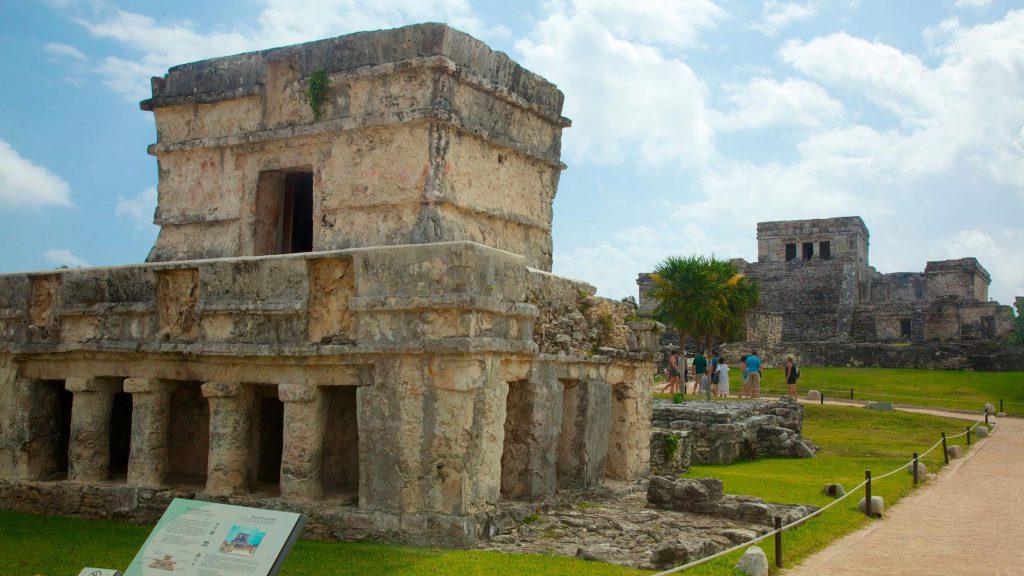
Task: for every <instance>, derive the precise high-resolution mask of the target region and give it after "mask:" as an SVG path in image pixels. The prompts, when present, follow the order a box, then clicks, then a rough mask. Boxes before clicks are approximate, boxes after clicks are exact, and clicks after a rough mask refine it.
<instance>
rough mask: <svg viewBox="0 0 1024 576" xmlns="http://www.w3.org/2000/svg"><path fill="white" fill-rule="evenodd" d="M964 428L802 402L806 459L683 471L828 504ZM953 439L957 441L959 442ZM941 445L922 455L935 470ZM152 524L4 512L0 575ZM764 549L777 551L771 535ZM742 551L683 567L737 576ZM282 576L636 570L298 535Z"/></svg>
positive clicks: (59, 563)
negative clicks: (868, 474)
mask: <svg viewBox="0 0 1024 576" xmlns="http://www.w3.org/2000/svg"><path fill="white" fill-rule="evenodd" d="M962 429H963V421H962V420H952V419H945V418H938V417H933V416H927V415H917V414H905V413H899V412H876V411H870V410H866V409H863V408H844V407H836V406H808V407H807V412H806V419H805V426H804V434H805V436H806V437H807V438H809V439H811V440H812V441H813V442H815V443H816V444H818V445H819V446H822V450H821V452H820V453H819V455H818V457H817V458H814V459H808V460H791V459H763V460H759V461H753V462H743V463H738V464H733V465H730V466H695V467H694V468H693V469H692V470H691V472H690V474H689V476H715V477H718V478H721V479H722V480H723V481H724V482H725V489H726V491H727V492H730V493H734V494H751V495H755V496H760V497H762V498H765V499H766V500H770V501H776V502H789V503H812V504H818V505H822V504H826V503H828V502H829V501H830V499H829V498H828V497H825V496H822V495H821V494H820V490H821V488H822V486H823V485H824V484H827V483H832V482H839V483H841V484H843V485H844V486H845V487H846V488H848V489H849V488H852V487H853V486H855V485H857V484H858V483H860V481H861V480H862V479H863V477H864V470H865V469H871V470H872V471H873V472H874V473H875V474H876V475H879V474H881V473H883V472H885V471H888V470H890V469H892V468H894V467H896V466H898V465H900V464H901V463H903V462H905V461H906V460H908V459H909V458H910V454H911V453H912V452H913V451H914V450H917V451H924V450H925V449H926V448H927V447H929V446H931V445H932V443H934V442H935V441H936V440H937V439H938V438H939V434H940V432H942V431H947V432H953V431H959V430H962ZM962 440H963V439H962V438H961V439H959V440H958V441H962ZM941 457H942V456H941V454H940V453H939V450H936V451H935V452H933V453H932V454H931V455H930V456H929V457H928V458H926V459H925V462H926V463H927V464H928V467H929V469H930V470H935V469H936V467H937V464H939V462H940V460H941ZM911 484H912V483H911V479H910V476H909V474H904V473H899V474H896V475H894V476H892V477H890V478H887V479H885V480H882V481H879V482H876V483H875V486H874V493H875V494H876V495H880V496H883V497H884V498H885V500H886V504H887V505H891V504H892V503H894V502H895V500H897V499H899V498H900V497H902V496H904V495H905V494H907V493H908V492H909V491H910V490H911V489H912V485H911ZM859 498H860V495H857V496H855V497H851V498H849V499H847V500H845V501H844V502H843V503H841V504H839V505H838V506H836V507H834V508H832V509H830V510H829V511H827V512H826V513H825V514H823V515H822V516H820V517H818V518H815V519H813V520H811V521H810V522H809V523H808V524H807V525H805V526H803V527H801V528H798V529H796V530H794V531H792V532H787V533H786V536H785V542H786V544H785V560H786V565H787V566H792V565H793V564H794V563H795V561H796V560H798V559H799V558H803V557H805V556H806V555H808V554H810V553H811V552H813V551H815V550H818V549H820V548H822V547H824V546H825V545H827V544H828V543H829V542H830V541H831V540H833V539H835V538H836V537H838V536H840V535H842V534H844V533H846V532H849V531H851V530H853V529H855V528H857V527H859V526H861V525H863V524H865V523H866V522H868V520H867V519H866V518H864V517H863V516H862V515H861V514H859V513H857V511H856V505H857V500H859ZM148 533H149V528H146V527H139V526H131V525H127V524H119V523H114V522H102V521H92V520H79V519H74V518H60V517H42V516H32V515H26V514H17V513H13V512H6V511H0V543H2V544H0V574H3V575H5V576H8V575H10V576H19V575H26V576H32V575H37V574H40V575H46V576H58V575H64V574H77V572H78V570H79V568H80V567H81V566H83V565H86V564H88V565H93V566H101V567H102V566H105V567H115V568H124V567H125V566H127V565H128V563H129V562H130V561H131V559H132V558H133V556H134V554H135V552H136V550H138V548H139V547H140V546H141V545H142V543H143V542H144V541H145V539H146V536H147V535H148ZM763 548H764V549H765V551H766V552H767V553H768V555H769V559H770V560H771V559H772V558H773V556H772V554H773V547H772V545H771V542H766V543H764V545H763ZM739 554H740V553H739V552H737V553H735V554H733V555H731V556H730V557H726V558H723V559H720V560H717V561H713V562H711V563H709V564H707V565H704V566H701V567H698V568H696V569H694V570H691V571H688V572H687V574H733V573H734V571H733V569H732V566H733V565H734V564H735V562H736V560H737V558H738V557H739ZM282 573H283V574H285V575H288V576H304V575H309V576H314V575H316V576H320V575H326V576H333V575H348V574H352V575H355V574H399V575H403V574H408V575H412V574H460V575H463V574H465V575H473V574H480V575H484V574H486V575H502V574H508V575H513V574H515V575H519V574H524V573H526V574H530V575H531V576H543V575H547V574H551V575H554V574H599V575H601V574H607V575H627V574H641V572H638V571H635V570H629V569H625V568H620V567H616V566H610V565H606V564H599V563H592V562H582V561H577V560H574V559H570V558H561V557H547V556H526V555H510V554H499V553H492V552H481V551H463V550H455V551H449V550H432V549H425V548H411V547H403V546H391V545H385V544H374V543H339V542H312V541H300V542H299V543H298V545H296V547H295V549H294V550H293V552H292V554H291V556H290V557H289V559H288V561H287V563H286V564H285V568H284V570H283V572H282Z"/></svg>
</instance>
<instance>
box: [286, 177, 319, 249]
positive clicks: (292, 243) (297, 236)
mask: <svg viewBox="0 0 1024 576" xmlns="http://www.w3.org/2000/svg"><path fill="white" fill-rule="evenodd" d="M312 251H313V174H312V173H311V172H293V173H290V174H288V175H287V176H286V177H285V184H284V210H282V220H281V253H282V254H295V253H298V252H312Z"/></svg>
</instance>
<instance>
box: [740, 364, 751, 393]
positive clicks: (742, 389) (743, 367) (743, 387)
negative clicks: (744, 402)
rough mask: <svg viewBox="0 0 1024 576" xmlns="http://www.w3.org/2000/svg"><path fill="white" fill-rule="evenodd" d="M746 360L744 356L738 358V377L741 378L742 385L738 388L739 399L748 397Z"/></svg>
mask: <svg viewBox="0 0 1024 576" xmlns="http://www.w3.org/2000/svg"><path fill="white" fill-rule="evenodd" d="M747 358H748V356H747V355H746V354H744V355H743V356H740V376H742V377H743V384H742V385H741V386H740V398H746V397H748V396H750V387H749V386H748V385H747Z"/></svg>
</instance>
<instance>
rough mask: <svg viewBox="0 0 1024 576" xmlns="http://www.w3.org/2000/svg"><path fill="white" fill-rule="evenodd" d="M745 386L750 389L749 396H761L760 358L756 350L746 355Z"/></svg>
mask: <svg viewBox="0 0 1024 576" xmlns="http://www.w3.org/2000/svg"><path fill="white" fill-rule="evenodd" d="M747 387H748V388H749V389H750V397H751V398H760V397H761V358H760V357H758V355H757V350H754V351H753V352H751V353H750V356H747Z"/></svg>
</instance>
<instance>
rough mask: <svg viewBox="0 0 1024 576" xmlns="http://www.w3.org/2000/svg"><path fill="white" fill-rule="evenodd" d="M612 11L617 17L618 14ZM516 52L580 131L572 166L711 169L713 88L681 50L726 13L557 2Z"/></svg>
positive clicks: (689, 5)
mask: <svg viewBox="0 0 1024 576" xmlns="http://www.w3.org/2000/svg"><path fill="white" fill-rule="evenodd" d="M613 6H614V8H615V10H614V14H613V13H612V7H613ZM545 8H546V12H548V16H547V18H545V19H544V20H541V21H540V22H538V23H537V24H536V26H535V27H534V29H533V30H532V32H531V33H530V35H529V37H528V38H524V39H521V40H520V41H519V42H517V43H516V49H517V51H518V52H519V53H520V54H521V55H522V62H523V64H524V65H525V66H526V67H527V68H529V69H530V70H533V71H535V72H538V73H540V74H542V75H543V76H545V77H546V78H548V79H549V80H551V81H553V82H555V83H556V84H558V86H559V88H561V89H562V91H563V92H565V93H567V94H570V95H571V97H570V98H567V99H566V106H565V114H566V115H567V116H569V117H570V118H572V119H573V122H574V127H573V128H572V129H571V130H568V131H567V132H566V133H565V136H564V142H565V143H564V149H565V151H566V154H567V155H568V157H569V159H570V161H574V162H579V163H585V162H595V163H601V164H619V163H625V162H631V161H634V160H640V161H642V162H644V163H645V164H648V165H664V164H668V163H683V164H692V163H698V164H699V163H700V162H703V161H704V160H705V159H706V158H707V157H708V156H710V155H711V153H712V145H711V135H712V131H711V127H710V125H709V121H708V117H707V116H708V113H707V110H706V108H705V103H704V100H705V97H706V92H707V88H706V86H705V85H704V83H703V82H701V81H700V79H699V78H698V77H697V75H696V74H695V73H694V71H693V70H692V69H691V68H690V67H689V66H688V65H687V64H686V62H685V61H684V60H683V59H682V58H681V57H679V56H678V55H673V51H675V50H677V49H679V48H680V47H687V46H694V45H696V44H698V42H699V35H700V33H701V32H702V31H703V30H705V29H707V28H712V27H714V26H715V23H716V22H717V21H718V20H720V19H723V18H724V17H725V12H724V11H722V9H721V8H719V7H718V6H716V5H715V4H713V3H711V2H706V1H701V0H693V1H681V2H664V1H662V2H659V1H655V0H640V1H635V2H630V3H618V2H617V3H614V4H612V3H610V2H606V1H602V2H592V3H589V2H583V1H578V0H575V1H572V2H549V3H548V4H546V6H545Z"/></svg>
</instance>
